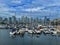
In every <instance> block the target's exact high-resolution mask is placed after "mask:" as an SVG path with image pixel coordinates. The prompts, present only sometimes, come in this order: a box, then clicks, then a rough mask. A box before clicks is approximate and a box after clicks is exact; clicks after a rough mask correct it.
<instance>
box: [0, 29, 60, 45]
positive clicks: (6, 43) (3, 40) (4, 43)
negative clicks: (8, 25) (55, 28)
mask: <svg viewBox="0 0 60 45" xmlns="http://www.w3.org/2000/svg"><path fill="white" fill-rule="evenodd" d="M2 32H3V33H2ZM9 32H10V29H8V30H7V29H4V30H2V29H0V36H1V37H0V45H60V36H58V35H56V36H52V35H51V34H47V35H44V34H43V33H41V34H29V33H28V32H26V33H25V34H20V35H13V36H11V35H10V34H9Z"/></svg>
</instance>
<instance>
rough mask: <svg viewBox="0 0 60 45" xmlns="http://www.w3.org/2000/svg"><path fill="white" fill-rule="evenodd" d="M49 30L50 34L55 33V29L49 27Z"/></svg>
mask: <svg viewBox="0 0 60 45" xmlns="http://www.w3.org/2000/svg"><path fill="white" fill-rule="evenodd" d="M49 31H50V33H51V34H52V35H57V29H55V28H51V29H49Z"/></svg>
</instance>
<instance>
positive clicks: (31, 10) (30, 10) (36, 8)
mask: <svg viewBox="0 0 60 45" xmlns="http://www.w3.org/2000/svg"><path fill="white" fill-rule="evenodd" d="M43 8H44V7H34V8H27V9H22V10H23V11H28V12H36V11H40V10H41V9H43Z"/></svg>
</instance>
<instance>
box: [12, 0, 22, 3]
mask: <svg viewBox="0 0 60 45" xmlns="http://www.w3.org/2000/svg"><path fill="white" fill-rule="evenodd" d="M21 2H22V1H21V0H12V1H11V3H14V4H20V3H21Z"/></svg>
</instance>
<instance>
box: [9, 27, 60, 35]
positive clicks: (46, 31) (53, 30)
mask: <svg viewBox="0 0 60 45" xmlns="http://www.w3.org/2000/svg"><path fill="white" fill-rule="evenodd" d="M57 30H58V29H56V28H50V29H49V28H44V29H39V30H36V29H35V30H29V29H27V28H22V29H19V30H16V29H12V31H11V32H10V35H19V34H25V32H28V33H29V34H41V33H44V34H52V35H57V34H60V32H59V31H57Z"/></svg>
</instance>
